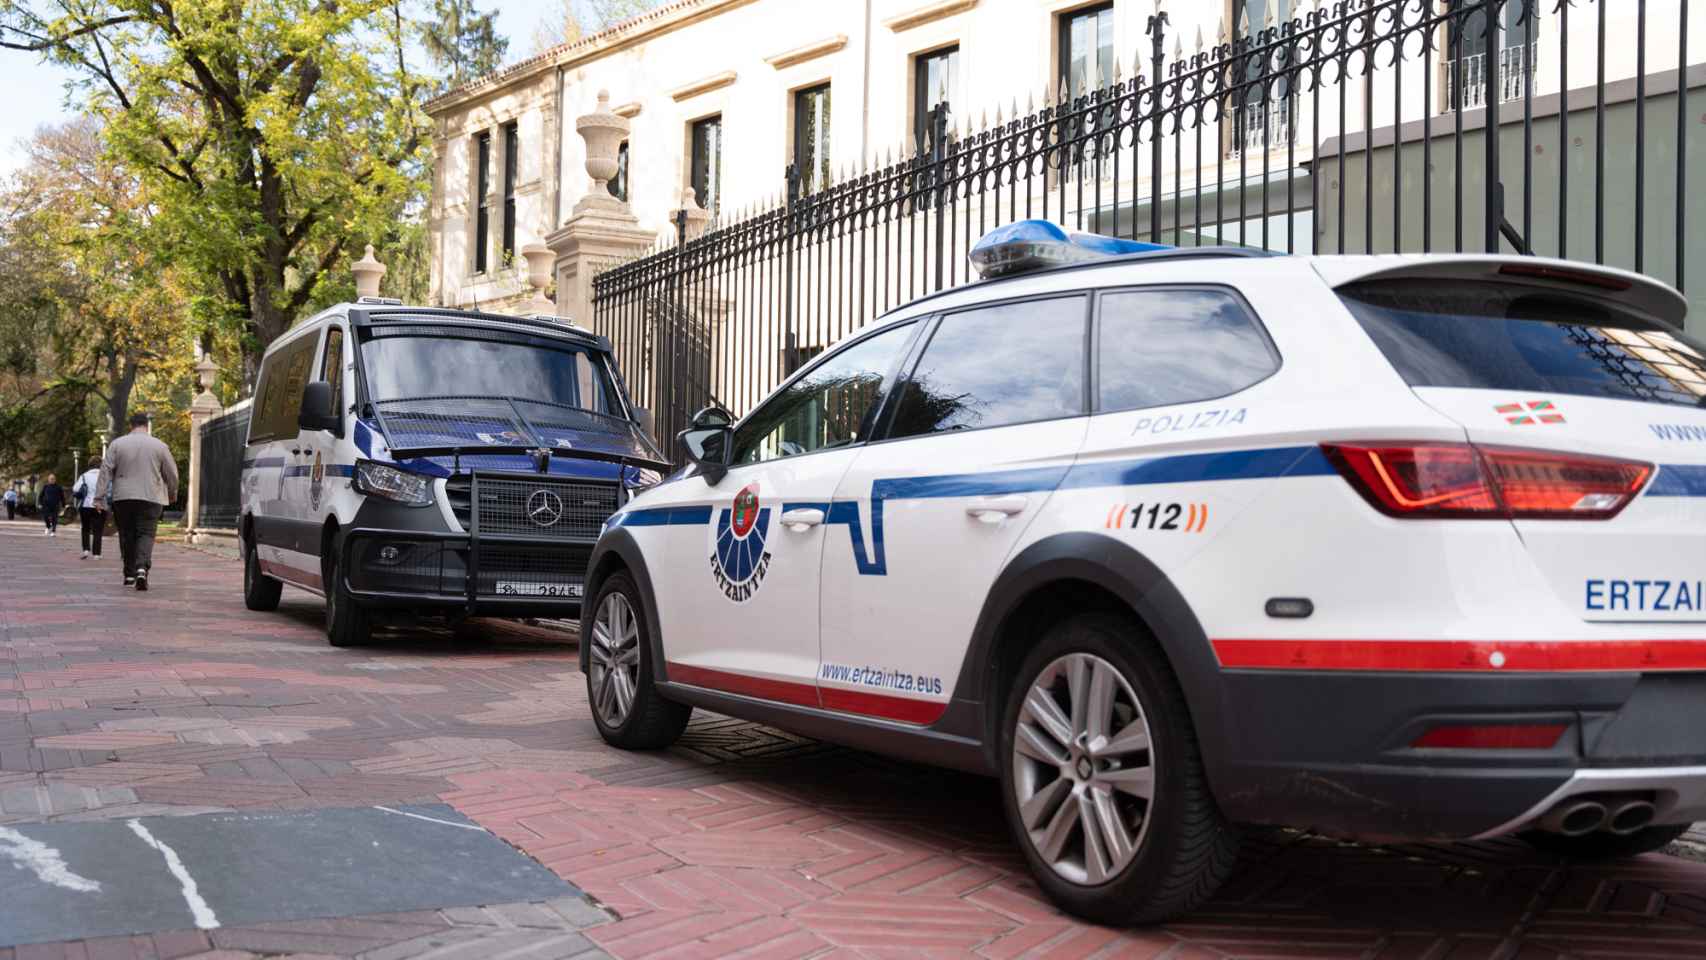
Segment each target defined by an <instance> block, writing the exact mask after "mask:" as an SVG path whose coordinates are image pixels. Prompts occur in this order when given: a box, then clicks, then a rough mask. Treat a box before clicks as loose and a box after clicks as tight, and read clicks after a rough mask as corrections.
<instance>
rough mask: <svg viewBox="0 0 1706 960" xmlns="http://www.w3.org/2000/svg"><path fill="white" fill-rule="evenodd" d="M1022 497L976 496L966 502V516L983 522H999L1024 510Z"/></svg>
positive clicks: (1024, 501) (1025, 501)
mask: <svg viewBox="0 0 1706 960" xmlns="http://www.w3.org/2000/svg"><path fill="white" fill-rule="evenodd" d="M1027 502H1028V501H1027V500H1026V499H1025V498H1024V497H1017V496H1007V497H977V498H976V499H974V500H972V502H970V503H968V504H966V516H968V517H971V518H972V519H973V520H980V521H982V522H984V523H1000V522H1001V521H1003V520H1005V519H1007V518H1008V517H1011V516H1014V515H1015V514H1019V513H1023V512H1024V511H1025V504H1026V503H1027Z"/></svg>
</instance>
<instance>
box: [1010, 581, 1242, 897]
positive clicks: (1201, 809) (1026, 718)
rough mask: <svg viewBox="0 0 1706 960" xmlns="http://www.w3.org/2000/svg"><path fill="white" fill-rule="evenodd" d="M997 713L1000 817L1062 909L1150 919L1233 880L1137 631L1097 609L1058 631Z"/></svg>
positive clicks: (1163, 668) (1225, 846) (1211, 810)
mask: <svg viewBox="0 0 1706 960" xmlns="http://www.w3.org/2000/svg"><path fill="white" fill-rule="evenodd" d="M1075 701H1081V702H1082V703H1083V704H1084V706H1083V708H1082V709H1078V710H1075V709H1074V702H1075ZM1097 704H1101V707H1100V708H1098V707H1097V706H1096V705H1097ZM1003 713H1004V716H1003V721H1002V727H1001V741H1000V742H1001V785H1002V790H1001V794H1002V798H1003V804H1004V806H1005V808H1006V811H1007V822H1008V824H1009V826H1010V827H1011V828H1012V830H1013V835H1014V838H1015V839H1016V840H1017V842H1018V844H1019V848H1020V850H1021V851H1022V852H1023V853H1024V856H1025V860H1026V862H1027V863H1028V864H1029V865H1030V868H1031V873H1032V875H1033V876H1034V877H1035V878H1036V880H1037V883H1038V885H1039V886H1041V887H1042V889H1043V891H1044V892H1045V893H1047V894H1048V896H1049V898H1050V899H1051V900H1053V901H1054V902H1055V904H1056V905H1058V906H1059V907H1060V908H1061V909H1063V910H1065V911H1066V912H1068V913H1071V914H1073V915H1075V916H1078V917H1083V918H1085V919H1087V920H1093V921H1095V922H1098V923H1108V924H1120V925H1124V924H1151V923H1158V922H1161V921H1163V920H1166V919H1168V918H1171V917H1176V916H1178V915H1179V914H1182V913H1185V912H1187V911H1190V910H1192V909H1194V908H1196V907H1197V906H1199V905H1201V904H1202V903H1204V902H1205V901H1207V900H1208V899H1209V898H1210V897H1212V896H1213V895H1214V893H1215V891H1216V890H1217V889H1218V888H1219V887H1220V885H1221V883H1223V882H1224V881H1225V880H1226V878H1227V876H1228V875H1229V874H1230V873H1231V872H1232V869H1233V867H1234V866H1235V865H1236V863H1237V859H1238V834H1237V830H1236V829H1235V828H1234V827H1233V825H1232V824H1230V823H1228V822H1227V820H1226V819H1225V817H1224V816H1223V815H1222V814H1221V812H1220V808H1219V807H1218V806H1217V805H1216V804H1215V801H1214V797H1213V795H1212V794H1211V793H1210V792H1209V787H1208V780H1207V776H1206V774H1205V773H1204V769H1203V762H1202V756H1201V753H1200V751H1199V749H1198V746H1197V737H1196V731H1195V729H1194V728H1193V727H1192V725H1191V718H1190V714H1189V712H1188V711H1187V710H1186V707H1185V698H1184V692H1183V691H1182V690H1180V688H1179V684H1178V680H1177V679H1176V678H1175V677H1174V676H1173V674H1172V671H1171V670H1170V668H1169V667H1168V666H1167V664H1166V662H1165V660H1164V659H1163V657H1162V655H1161V652H1160V650H1159V648H1158V647H1157V646H1156V645H1155V644H1154V642H1153V641H1152V640H1151V639H1149V637H1148V636H1147V635H1146V634H1145V633H1144V631H1143V629H1142V627H1141V626H1140V625H1138V624H1137V623H1135V622H1133V621H1132V620H1131V619H1129V618H1125V617H1120V616H1116V615H1112V614H1106V613H1090V614H1083V615H1080V616H1075V617H1072V618H1070V619H1067V620H1065V621H1063V622H1061V623H1059V624H1057V625H1056V626H1055V627H1054V628H1052V629H1051V630H1049V631H1048V633H1047V634H1046V635H1045V636H1044V638H1043V640H1042V642H1041V643H1040V644H1038V646H1037V647H1036V649H1035V650H1033V651H1032V652H1031V654H1030V655H1029V656H1028V657H1026V658H1025V661H1024V664H1023V665H1022V666H1021V667H1020V668H1019V671H1018V673H1017V674H1016V675H1015V676H1014V678H1013V684H1012V686H1011V687H1010V688H1009V691H1008V697H1007V701H1006V709H1005V710H1004V711H1003ZM1097 716H1100V719H1096V717H1097ZM1045 758H1046V759H1045ZM1145 791H1147V793H1148V796H1147V797H1144V796H1142V794H1143V793H1144V792H1145ZM1091 821H1095V822H1096V829H1095V830H1094V839H1092V838H1091V836H1090V835H1089V834H1087V833H1086V831H1085V827H1086V826H1088V825H1089V823H1090V822H1091ZM1110 821H1111V822H1110ZM1116 831H1117V834H1116Z"/></svg>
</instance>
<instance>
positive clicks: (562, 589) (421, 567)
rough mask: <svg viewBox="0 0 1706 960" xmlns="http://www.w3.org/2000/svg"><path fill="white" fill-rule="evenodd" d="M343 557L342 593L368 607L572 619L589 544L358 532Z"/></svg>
mask: <svg viewBox="0 0 1706 960" xmlns="http://www.w3.org/2000/svg"><path fill="white" fill-rule="evenodd" d="M387 548H390V549H389V550H387ZM340 550H341V553H340V557H339V561H340V562H339V567H338V569H339V570H340V571H342V572H343V578H344V583H345V586H346V587H347V589H348V592H349V595H350V596H351V597H353V598H354V599H355V600H356V601H357V602H358V603H360V604H361V605H362V606H364V607H368V608H374V609H387V608H389V609H410V608H430V609H433V610H441V611H451V612H462V613H466V614H468V615H471V616H473V615H478V616H496V617H532V616H543V617H561V618H568V619H572V618H576V617H579V616H580V608H581V591H582V588H583V584H584V582H585V577H586V562H587V558H588V556H589V555H590V554H591V552H592V544H590V543H582V542H579V541H560V540H546V539H543V538H529V537H493V536H489V535H488V536H482V537H480V538H477V539H476V538H474V537H470V536H468V535H466V534H460V533H438V532H423V531H402V530H385V529H375V528H359V529H353V530H350V531H348V532H346V533H345V534H344V536H343V542H342V545H341V547H340ZM537 589H544V590H547V591H550V595H543V596H542V595H534V594H533V593H532V591H534V590H537Z"/></svg>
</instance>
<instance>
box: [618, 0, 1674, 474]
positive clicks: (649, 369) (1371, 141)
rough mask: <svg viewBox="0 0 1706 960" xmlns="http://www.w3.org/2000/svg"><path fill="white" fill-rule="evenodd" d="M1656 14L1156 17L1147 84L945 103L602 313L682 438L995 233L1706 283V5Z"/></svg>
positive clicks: (1462, 4) (1150, 28)
mask: <svg viewBox="0 0 1706 960" xmlns="http://www.w3.org/2000/svg"><path fill="white" fill-rule="evenodd" d="M1651 6H1652V7H1653V8H1654V10H1655V11H1657V10H1661V9H1662V17H1663V22H1659V17H1660V16H1661V14H1660V13H1656V12H1651V11H1649V3H1648V2H1647V0H1344V2H1331V0H1327V2H1324V3H1322V4H1321V5H1320V7H1319V9H1313V10H1311V11H1310V12H1308V13H1307V14H1305V15H1303V16H1301V17H1299V18H1297V19H1294V20H1290V21H1286V22H1283V23H1277V24H1276V23H1272V22H1270V23H1269V24H1267V25H1265V26H1260V27H1258V28H1254V29H1252V28H1251V27H1250V26H1249V25H1248V24H1245V25H1242V26H1241V27H1240V29H1239V30H1238V35H1237V37H1236V38H1234V39H1232V40H1230V41H1228V42H1224V43H1219V44H1215V45H1212V46H1206V47H1204V46H1201V42H1202V41H1201V40H1200V39H1194V40H1192V41H1189V42H1191V43H1192V46H1193V49H1189V50H1187V49H1186V46H1185V44H1186V42H1187V41H1186V40H1185V38H1183V37H1181V36H1177V35H1175V34H1174V33H1172V32H1170V25H1169V22H1168V18H1167V15H1166V14H1158V15H1152V16H1149V17H1148V18H1147V28H1146V35H1147V37H1148V40H1149V42H1148V45H1147V49H1145V50H1143V51H1140V52H1139V56H1138V59H1137V61H1136V62H1137V63H1138V64H1139V65H1140V69H1141V72H1138V71H1135V70H1134V71H1132V73H1131V74H1130V75H1128V76H1127V77H1126V78H1124V79H1120V78H1119V77H1118V76H1117V75H1116V76H1115V78H1114V79H1113V82H1111V83H1109V84H1107V85H1106V86H1103V87H1102V88H1100V89H1093V90H1092V89H1077V90H1071V89H1065V88H1064V85H1061V86H1057V87H1056V89H1055V90H1054V91H1052V92H1051V94H1050V95H1048V96H1046V97H1045V98H1044V104H1043V105H1042V106H1041V107H1040V108H1037V107H1036V106H1035V104H1034V103H1033V104H1031V105H1028V106H1027V107H1026V108H1025V109H1023V110H1021V109H1019V108H1018V107H1017V105H1015V106H1014V108H1013V109H1012V110H1011V112H1005V111H1000V110H996V111H993V113H994V117H993V120H992V121H990V122H983V121H981V120H980V122H978V123H976V124H972V123H969V122H967V121H966V120H965V119H964V118H961V119H959V120H955V119H953V118H952V117H951V116H950V115H949V114H948V113H947V111H946V109H945V108H938V109H937V110H936V111H934V112H933V113H932V116H931V118H930V119H931V123H930V124H929V133H928V135H927V142H925V143H923V144H920V145H919V149H918V150H917V151H916V152H915V153H914V154H913V155H911V156H908V157H905V158H903V159H900V160H898V161H894V162H888V163H883V164H880V165H879V166H878V167H877V168H875V169H870V170H864V171H858V172H852V173H849V174H847V175H844V176H842V177H840V178H839V179H838V180H836V181H835V182H833V183H832V184H831V185H829V186H827V187H825V188H823V189H820V190H818V191H816V192H810V193H808V192H805V191H804V190H802V188H801V182H800V178H799V177H798V176H797V175H796V173H795V171H794V170H793V169H792V168H790V169H789V171H788V174H787V178H786V179H787V194H786V197H787V199H786V201H785V202H782V203H780V204H778V205H776V206H775V207H773V208H770V209H761V210H753V211H746V212H744V213H741V214H739V215H736V216H733V217H730V218H728V219H727V220H726V221H725V222H723V223H720V224H717V225H716V226H714V228H713V229H711V230H709V231H708V232H706V233H704V234H703V235H702V236H698V237H694V238H688V237H687V236H686V234H685V227H684V226H682V227H681V229H680V231H679V232H678V234H677V235H676V236H675V237H674V238H671V239H670V240H666V241H665V242H664V243H663V244H661V245H660V247H659V248H658V249H656V250H655V251H653V252H651V253H650V254H649V255H647V256H644V257H642V258H639V259H637V260H634V261H632V262H629V263H625V264H622V265H619V266H616V267H614V268H611V269H609V270H606V271H605V272H603V273H602V274H600V275H599V276H598V277H597V279H596V281H595V284H594V310H593V313H594V323H595V324H596V327H597V329H598V331H599V332H601V333H604V334H606V335H607V336H609V337H610V338H611V339H612V341H613V342H614V343H615V345H616V347H617V350H618V357H619V361H620V362H621V364H622V366H623V369H624V370H625V371H626V374H627V377H628V380H629V383H630V386H631V388H632V390H633V391H634V393H635V395H636V402H638V403H641V404H642V405H647V406H650V407H651V408H652V409H653V410H654V411H655V413H656V416H657V426H658V433H659V436H660V438H661V439H663V440H664V441H665V443H666V444H667V443H668V442H669V440H670V438H672V437H673V435H674V433H675V431H677V430H679V429H681V428H682V426H684V424H685V422H686V419H687V418H688V417H689V416H690V415H691V412H692V411H693V410H694V409H696V408H697V407H699V406H702V405H705V404H709V403H717V404H720V405H723V406H726V407H727V408H729V409H730V410H732V411H734V412H735V413H737V414H739V413H743V412H745V411H746V410H748V409H750V408H751V407H752V405H753V404H755V403H756V402H757V401H758V400H759V399H760V398H762V397H763V396H764V395H765V394H766V393H768V392H769V391H770V390H771V389H772V388H773V387H774V386H775V385H776V384H777V383H779V382H780V381H781V380H782V379H783V378H785V377H786V376H787V375H788V374H789V373H791V372H792V371H793V370H794V369H796V368H797V367H798V366H799V364H801V363H803V362H804V361H806V360H808V359H809V358H810V357H812V356H814V355H815V354H816V353H818V352H819V351H821V350H823V349H824V348H825V347H827V346H828V345H830V344H832V343H834V342H835V341H836V340H838V339H839V338H841V337H842V336H843V335H845V334H847V333H848V332H850V331H852V330H853V329H855V328H857V327H858V326H860V325H862V324H863V323H865V322H867V321H868V320H870V319H871V318H873V317H876V316H878V315H880V314H881V313H883V312H884V311H886V310H888V309H890V308H892V307H895V306H897V305H900V304H902V303H905V302H906V301H908V300H910V299H912V298H914V297H917V296H921V295H923V294H926V293H930V292H933V291H935V290H939V289H941V288H944V287H949V286H953V285H956V284H959V283H962V282H965V281H968V280H970V279H973V275H972V274H971V273H970V271H969V270H968V267H967V261H966V259H965V254H966V252H967V251H968V250H969V249H970V247H971V245H972V244H973V243H975V242H976V240H977V238H978V237H979V236H980V235H981V234H983V233H984V232H985V231H987V230H989V229H991V228H993V227H995V226H997V225H1000V224H1002V223H1006V222H1009V221H1011V220H1014V219H1017V218H1022V217H1042V218H1047V219H1050V220H1053V221H1055V222H1058V223H1060V224H1062V225H1064V226H1067V227H1069V228H1074V229H1083V230H1091V231H1096V232H1102V233H1115V234H1118V235H1121V236H1126V237H1132V238H1135V239H1145V240H1153V241H1158V242H1164V243H1173V244H1180V245H1201V244H1237V245H1246V246H1259V247H1264V248H1267V249H1271V250H1276V251H1281V252H1287V253H1340V252H1343V253H1383V252H1429V251H1502V252H1507V253H1508V252H1517V253H1539V254H1546V255H1557V256H1564V257H1572V258H1576V259H1583V260H1591V261H1594V262H1598V263H1612V264H1616V265H1619V266H1625V267H1629V268H1632V269H1635V270H1640V271H1644V272H1647V273H1650V274H1652V275H1654V276H1657V277H1659V278H1660V279H1663V280H1666V281H1669V282H1671V283H1673V284H1675V285H1676V286H1678V287H1685V286H1686V284H1687V283H1688V282H1689V281H1690V280H1692V281H1693V282H1694V283H1695V284H1696V285H1699V284H1701V283H1706V269H1703V268H1702V267H1701V266H1700V265H1699V264H1695V265H1693V266H1690V264H1689V261H1688V251H1689V249H1690V242H1689V240H1690V238H1689V235H1688V234H1689V229H1690V228H1691V227H1692V228H1694V229H1700V228H1701V227H1702V225H1706V200H1702V199H1699V197H1706V183H1703V182H1701V181H1703V180H1706V172H1703V171H1701V170H1693V171H1691V170H1690V157H1691V156H1692V157H1696V158H1697V157H1699V156H1702V155H1703V154H1702V153H1701V152H1700V151H1701V150H1702V149H1706V132H1703V130H1706V117H1702V118H1700V120H1701V122H1699V123H1693V122H1691V120H1692V118H1691V117H1690V115H1689V103H1690V100H1689V88H1690V87H1691V86H1694V87H1706V66H1702V67H1699V68H1697V69H1693V70H1691V69H1690V65H1689V60H1688V56H1689V48H1688V41H1687V38H1688V33H1689V4H1688V0H1667V2H1663V3H1660V2H1658V0H1655V2H1654V3H1652V4H1651ZM1608 15H1609V17H1610V18H1611V20H1610V22H1609V23H1608ZM1584 44H1585V45H1586V46H1585V47H1584ZM1584 50H1585V51H1586V53H1587V54H1591V56H1584V55H1583V52H1584ZM1489 51H1492V53H1489ZM1572 54H1575V56H1574V58H1573V57H1572ZM1583 62H1586V63H1589V64H1591V68H1590V69H1587V70H1585V71H1584V68H1583V67H1582V66H1581V64H1582V63H1583ZM1584 73H1585V75H1584ZM1695 96H1696V97H1699V98H1700V99H1697V100H1696V101H1695V103H1697V104H1698V103H1700V102H1702V101H1706V90H1703V91H1697V92H1696V94H1695ZM1666 127H1669V128H1670V129H1668V130H1667V129H1665V128H1666ZM1691 139H1692V140H1693V141H1695V143H1694V145H1693V147H1692V152H1691V145H1690V140H1691ZM1691 176H1692V179H1693V181H1694V183H1693V187H1694V189H1695V191H1696V193H1697V194H1698V195H1699V196H1690V178H1691ZM683 223H684V221H683ZM1700 247H1701V242H1700V241H1698V240H1697V242H1695V243H1694V245H1693V249H1695V250H1696V251H1698V250H1699V249H1700ZM1696 259H1697V260H1698V259H1699V257H1698V254H1697V255H1696ZM1691 272H1692V277H1691V276H1690V273H1691Z"/></svg>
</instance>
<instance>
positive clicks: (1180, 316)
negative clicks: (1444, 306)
mask: <svg viewBox="0 0 1706 960" xmlns="http://www.w3.org/2000/svg"><path fill="white" fill-rule="evenodd" d="M1097 323H1098V325H1099V326H1098V330H1097V334H1098V340H1097V351H1096V377H1097V391H1096V392H1097V409H1098V410H1099V411H1112V410H1135V409H1139V408H1142V407H1159V406H1166V405H1169V404H1176V403H1194V402H1196V401H1199V400H1213V399H1215V398H1216V397H1224V396H1226V395H1227V394H1231V393H1236V392H1238V391H1239V390H1243V389H1244V388H1246V387H1249V386H1251V385H1253V384H1256V383H1258V382H1260V381H1262V380H1265V379H1267V378H1268V377H1269V376H1270V375H1271V374H1273V372H1274V371H1275V370H1278V369H1279V355H1278V354H1277V353H1276V352H1275V351H1274V348H1273V344H1272V343H1271V342H1270V341H1269V340H1268V337H1267V334H1266V333H1265V332H1264V331H1263V330H1262V327H1261V324H1260V322H1259V321H1258V320H1257V319H1256V316H1255V314H1253V313H1252V312H1251V311H1250V307H1249V306H1248V305H1247V304H1245V302H1244V301H1243V300H1242V299H1241V298H1239V297H1238V296H1236V295H1234V294H1232V293H1231V292H1229V291H1226V290H1217V289H1170V288H1155V289H1148V290H1117V291H1112V292H1109V293H1104V294H1103V295H1102V297H1101V303H1100V305H1099V308H1098V314H1097Z"/></svg>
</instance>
